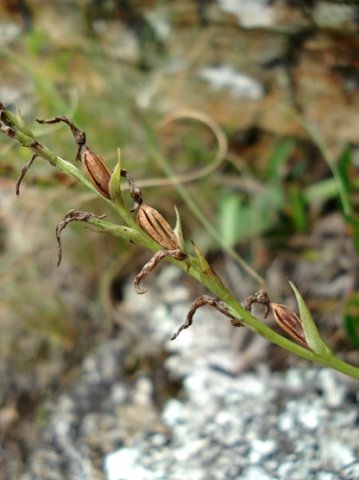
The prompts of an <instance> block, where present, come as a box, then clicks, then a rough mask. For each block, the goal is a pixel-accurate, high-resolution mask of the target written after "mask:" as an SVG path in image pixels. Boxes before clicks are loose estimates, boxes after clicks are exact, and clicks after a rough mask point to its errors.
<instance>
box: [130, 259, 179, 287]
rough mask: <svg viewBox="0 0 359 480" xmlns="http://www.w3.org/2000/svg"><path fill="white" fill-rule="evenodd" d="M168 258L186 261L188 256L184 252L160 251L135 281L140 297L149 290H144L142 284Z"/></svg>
mask: <svg viewBox="0 0 359 480" xmlns="http://www.w3.org/2000/svg"><path fill="white" fill-rule="evenodd" d="M166 257H172V258H174V259H176V260H184V259H185V257H186V254H185V253H183V252H182V250H179V249H175V250H160V251H159V252H157V253H155V254H154V256H153V257H152V258H151V260H149V261H148V262H147V263H146V265H145V266H144V267H143V268H142V270H141V271H140V273H139V274H138V275H137V276H136V278H135V281H134V282H133V284H134V286H135V290H136V293H138V294H139V295H141V294H143V293H146V291H147V290H143V289H142V288H141V282H142V280H143V279H144V277H145V276H146V275H148V274H149V273H151V272H153V271H154V270H155V268H156V267H157V265H158V264H159V263H160V261H161V260H163V259H164V258H166Z"/></svg>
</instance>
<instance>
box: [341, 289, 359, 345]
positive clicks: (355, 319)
mask: <svg viewBox="0 0 359 480" xmlns="http://www.w3.org/2000/svg"><path fill="white" fill-rule="evenodd" d="M343 322H344V327H345V331H346V334H347V337H348V338H349V340H350V341H351V343H352V344H353V346H354V347H355V348H357V349H358V350H359V294H358V293H356V294H354V295H352V296H351V297H350V298H348V300H347V301H346V303H345V307H344V317H343Z"/></svg>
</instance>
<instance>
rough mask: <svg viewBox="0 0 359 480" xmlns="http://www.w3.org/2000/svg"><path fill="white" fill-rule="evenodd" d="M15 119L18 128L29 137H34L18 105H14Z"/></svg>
mask: <svg viewBox="0 0 359 480" xmlns="http://www.w3.org/2000/svg"><path fill="white" fill-rule="evenodd" d="M16 120H17V126H18V128H20V130H21V131H22V132H23V133H25V135H28V136H29V137H31V138H35V136H34V134H33V132H32V130H30V128H29V127H28V126H27V125H26V123H25V121H24V118H23V116H22V115H21V112H20V109H19V107H18V106H16Z"/></svg>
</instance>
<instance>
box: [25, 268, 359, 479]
mask: <svg viewBox="0 0 359 480" xmlns="http://www.w3.org/2000/svg"><path fill="white" fill-rule="evenodd" d="M178 275H179V274H178V273H177V271H176V270H174V269H173V268H166V269H164V270H163V271H162V273H161V274H160V275H159V276H158V277H157V281H156V282H152V283H151V285H150V286H149V289H150V290H151V292H150V294H147V295H144V296H141V297H137V296H136V294H135V293H134V292H133V289H132V285H131V286H128V287H126V289H125V297H124V301H123V304H122V307H121V308H122V311H123V312H126V311H127V317H128V318H131V321H132V322H134V324H135V325H136V326H137V327H138V328H139V331H140V332H141V337H142V343H141V341H139V342H138V343H137V346H135V345H132V346H131V345H129V344H126V342H125V341H124V340H123V339H121V335H120V336H119V337H118V338H116V339H114V340H112V341H110V342H107V343H105V344H104V345H102V346H101V347H100V348H98V349H97V351H95V352H93V354H92V355H91V356H89V357H88V358H86V359H85V361H84V363H83V365H82V369H81V371H80V373H79V376H78V378H77V379H76V380H75V382H74V384H73V387H72V388H71V389H70V390H69V391H68V392H67V393H65V394H64V395H62V396H61V397H60V398H59V399H58V400H57V401H55V402H54V404H53V405H52V411H53V413H52V415H51V417H50V421H49V423H48V425H47V426H46V427H45V429H44V432H43V436H42V439H41V442H40V446H39V447H37V448H36V449H35V451H34V452H33V455H32V457H31V459H30V462H29V465H28V470H27V473H26V475H24V476H23V477H22V480H35V479H36V480H38V479H44V480H57V479H63V478H69V479H70V478H71V479H72V480H85V479H86V480H87V479H106V480H180V479H186V480H208V479H213V480H217V479H223V480H227V479H238V480H252V479H261V480H266V479H271V480H272V479H283V480H284V479H293V480H307V479H312V480H314V479H315V480H317V479H320V480H337V479H346V480H347V479H351V480H354V479H358V478H359V460H358V454H359V431H358V397H357V394H356V385H353V384H352V383H350V382H348V381H347V379H346V378H345V377H344V376H341V375H339V374H337V373H335V372H333V371H330V370H327V369H323V368H315V367H312V366H311V367H308V365H307V364H303V365H300V366H299V367H297V368H291V369H289V370H288V371H286V372H282V373H273V372H270V370H269V369H268V367H267V366H266V365H265V364H263V363H260V362H259V361H258V362H257V363H256V365H255V366H254V367H253V371H252V372H246V373H242V374H241V375H235V374H234V373H233V365H234V364H235V360H236V356H238V355H241V353H238V352H235V350H234V348H233V338H234V335H233V334H234V332H237V331H241V330H242V329H235V330H233V328H232V327H231V326H230V325H229V323H228V322H227V321H226V320H225V321H223V320H222V319H221V317H220V316H219V315H218V314H217V313H214V312H212V311H211V310H208V309H202V310H200V311H199V312H198V314H197V316H196V317H195V321H194V324H193V326H192V327H191V328H190V329H188V330H186V331H184V332H182V334H181V335H180V336H179V338H178V340H177V341H175V342H170V341H169V340H168V339H169V338H170V336H171V334H172V333H173V331H174V330H176V328H177V327H178V326H179V324H180V323H181V322H182V321H183V319H184V317H185V314H186V311H187V309H188V306H189V303H190V300H189V292H188V290H187V289H186V288H185V287H184V286H182V285H180V284H179V285H178V283H179V280H180V278H179V276H178ZM159 298H162V302H159ZM124 314H126V313H124ZM161 345H162V347H163V346H164V348H165V351H166V354H167V359H164V360H163V364H164V367H165V370H166V374H167V376H168V377H169V378H171V379H172V380H174V379H177V380H178V381H179V380H180V381H181V382H182V390H181V391H180V393H179V394H178V395H177V396H173V395H172V397H171V396H169V398H168V399H167V400H166V401H165V402H164V403H162V405H159V404H158V403H156V402H155V401H154V389H155V386H154V382H153V379H151V375H148V374H146V373H141V371H140V370H139V373H138V374H137V375H132V377H131V379H130V381H129V377H128V375H126V372H125V361H126V358H128V355H129V353H131V349H132V350H133V351H134V350H135V349H137V350H138V351H141V352H142V354H143V355H146V356H147V355H149V353H150V352H152V353H153V352H154V351H157V352H158V355H160V354H161V352H162V353H163V348H162V350H161Z"/></svg>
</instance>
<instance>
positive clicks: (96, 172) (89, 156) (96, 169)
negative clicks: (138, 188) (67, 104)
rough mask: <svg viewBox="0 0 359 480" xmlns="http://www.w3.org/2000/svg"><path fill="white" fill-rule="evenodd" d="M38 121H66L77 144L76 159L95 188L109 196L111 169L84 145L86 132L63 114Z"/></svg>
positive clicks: (50, 122)
mask: <svg viewBox="0 0 359 480" xmlns="http://www.w3.org/2000/svg"><path fill="white" fill-rule="evenodd" d="M36 121H37V122H38V123H41V124H43V123H46V124H48V123H49V124H52V123H59V122H63V123H66V125H68V126H69V127H70V128H71V131H72V134H73V136H74V139H75V141H76V143H77V145H78V150H77V155H76V160H81V162H82V165H83V167H84V170H85V172H86V173H87V175H88V177H89V178H90V180H91V182H92V183H93V184H94V185H95V187H96V189H97V190H98V191H99V192H100V193H101V194H102V195H103V196H104V197H106V198H110V191H109V183H110V178H111V171H110V170H109V168H108V167H107V166H106V164H105V163H104V161H103V160H102V158H101V157H99V156H98V155H96V154H95V153H93V152H92V151H91V150H90V149H89V148H88V146H87V145H86V134H85V132H84V131H82V130H80V129H79V128H77V127H76V125H75V124H74V123H73V122H71V120H69V119H68V118H67V117H65V116H64V115H60V116H58V117H54V118H50V119H48V120H39V119H37V120H36Z"/></svg>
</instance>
